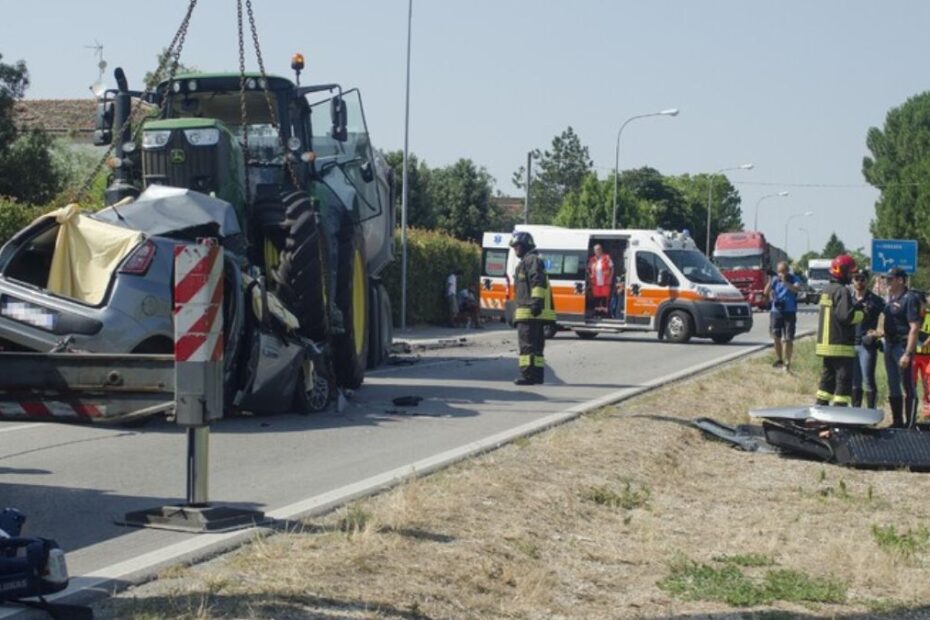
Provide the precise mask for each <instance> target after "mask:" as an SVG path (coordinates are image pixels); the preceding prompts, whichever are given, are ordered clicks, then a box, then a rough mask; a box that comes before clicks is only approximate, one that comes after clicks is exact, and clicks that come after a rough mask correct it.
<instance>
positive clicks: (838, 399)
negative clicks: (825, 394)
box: [831, 394, 852, 407]
mask: <svg viewBox="0 0 930 620" xmlns="http://www.w3.org/2000/svg"><path fill="white" fill-rule="evenodd" d="M831 404H833V405H846V406H847V407H848V406H850V405H852V396H840V395H839V394H837V395H836V396H834V397H833V401H832V402H831Z"/></svg>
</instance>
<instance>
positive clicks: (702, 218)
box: [667, 174, 743, 250]
mask: <svg viewBox="0 0 930 620" xmlns="http://www.w3.org/2000/svg"><path fill="white" fill-rule="evenodd" d="M667 182H668V183H669V184H670V185H671V186H672V187H675V188H677V189H678V192H679V193H680V194H681V196H682V199H683V200H684V202H685V204H686V205H687V212H688V220H687V222H686V224H685V225H684V226H683V227H684V228H687V229H688V230H689V231H690V233H691V236H692V237H693V238H694V241H695V243H697V246H698V247H699V248H701V249H702V250H704V249H705V248H704V245H705V242H706V240H707V199H708V196H710V197H711V198H712V205H711V222H710V243H711V246H713V244H714V241H715V240H716V239H717V235H718V234H720V233H722V232H734V231H737V230H743V215H742V211H741V209H740V204H741V203H742V198H740V195H739V192H738V191H737V190H736V188H735V187H733V185H732V184H731V183H730V180H729V179H728V178H727V177H726V176H725V175H722V174H721V175H710V174H697V175H694V176H691V175H688V174H682V175H680V176H677V177H669V178H668V180H667ZM711 182H713V191H712V192H710V194H709V193H708V192H709V190H710V188H709V187H708V184H709V183H711Z"/></svg>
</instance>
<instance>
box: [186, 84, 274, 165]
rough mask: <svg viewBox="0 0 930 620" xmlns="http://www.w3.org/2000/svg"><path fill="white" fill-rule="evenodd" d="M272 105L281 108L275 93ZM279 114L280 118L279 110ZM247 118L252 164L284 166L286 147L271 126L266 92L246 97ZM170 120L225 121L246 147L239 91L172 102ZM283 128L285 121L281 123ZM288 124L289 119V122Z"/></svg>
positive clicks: (190, 95) (193, 95)
mask: <svg viewBox="0 0 930 620" xmlns="http://www.w3.org/2000/svg"><path fill="white" fill-rule="evenodd" d="M270 96H271V104H272V105H275V106H276V105H277V103H276V102H277V97H276V96H275V94H274V93H273V92H272V93H271V94H270ZM275 114H276V115H277V114H278V110H277V108H276V109H275ZM245 115H246V121H247V122H248V133H249V152H248V154H247V155H248V161H249V163H258V164H267V165H272V164H274V165H279V166H280V165H283V164H284V145H283V144H282V143H281V140H280V139H279V137H278V133H277V131H275V129H274V126H273V125H272V124H271V112H270V111H269V109H268V100H267V99H265V93H264V91H260V90H259V91H250V92H247V93H246V95H245ZM169 117H170V118H215V119H217V120H219V121H222V122H223V123H224V124H225V125H226V126H227V127H229V130H230V131H231V132H232V133H233V135H235V136H236V138H238V140H239V143H240V144H242V143H243V131H242V107H241V102H240V97H239V91H204V92H199V93H188V94H186V95H184V96H183V97H181V96H175V97H172V98H171V112H170V114H169ZM277 120H278V122H279V124H280V121H281V119H280V118H279V119H277ZM285 120H286V119H285Z"/></svg>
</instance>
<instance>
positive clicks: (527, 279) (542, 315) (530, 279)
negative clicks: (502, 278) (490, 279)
mask: <svg viewBox="0 0 930 620" xmlns="http://www.w3.org/2000/svg"><path fill="white" fill-rule="evenodd" d="M510 247H512V248H513V249H514V252H516V254H517V258H519V259H520V262H518V263H517V269H516V271H515V272H514V280H515V282H516V306H517V307H516V310H515V311H514V315H513V322H514V323H515V324H516V326H517V342H518V344H519V347H520V376H519V377H518V378H517V379H516V380H515V381H514V383H516V384H517V385H534V384H539V383H542V382H543V374H544V371H545V366H546V363H545V358H544V357H543V348H544V347H545V344H546V336H545V333H544V329H543V328H544V327H545V326H546V324H548V323H553V322H555V311H554V310H553V309H552V296H551V295H550V294H549V277H548V276H547V275H546V268H545V265H543V262H542V259H541V258H540V257H539V254H538V253H537V252H536V243H535V242H534V241H533V236H532V235H531V234H529V233H528V232H520V231H518V232H515V233H514V234H513V238H512V239H511V240H510Z"/></svg>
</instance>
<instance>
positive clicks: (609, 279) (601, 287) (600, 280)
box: [588, 243, 614, 315]
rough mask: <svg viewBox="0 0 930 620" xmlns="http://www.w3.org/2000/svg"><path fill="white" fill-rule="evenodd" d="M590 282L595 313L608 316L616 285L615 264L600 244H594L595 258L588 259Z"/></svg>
mask: <svg viewBox="0 0 930 620" xmlns="http://www.w3.org/2000/svg"><path fill="white" fill-rule="evenodd" d="M588 282H590V283H591V297H593V298H594V311H595V313H597V312H601V313H603V314H605V315H606V314H607V312H608V308H609V307H610V295H611V293H612V292H613V291H612V290H611V289H612V288H613V284H614V262H613V260H611V258H610V255H609V254H607V253H605V252H604V248H603V247H602V246H601V244H600V243H595V244H594V256H592V257H591V258H590V259H588Z"/></svg>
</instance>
